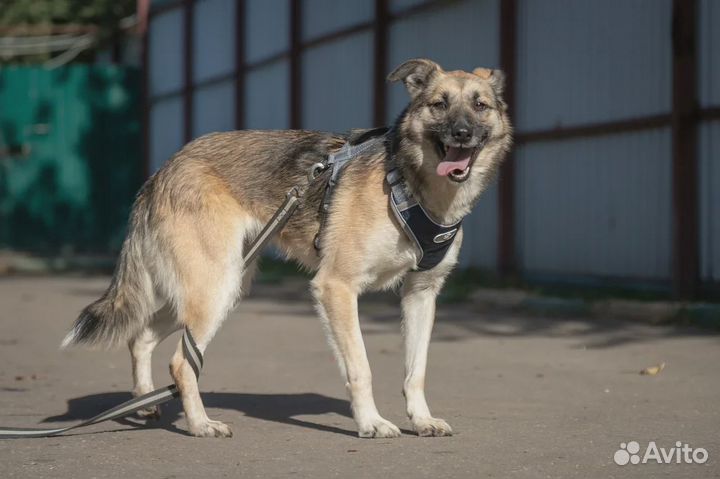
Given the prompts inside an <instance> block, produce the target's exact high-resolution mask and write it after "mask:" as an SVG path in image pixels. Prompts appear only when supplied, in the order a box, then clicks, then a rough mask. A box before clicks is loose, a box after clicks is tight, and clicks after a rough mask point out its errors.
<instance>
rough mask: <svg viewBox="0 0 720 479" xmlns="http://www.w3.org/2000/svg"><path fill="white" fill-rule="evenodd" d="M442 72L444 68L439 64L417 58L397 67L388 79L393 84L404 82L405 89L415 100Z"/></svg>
mask: <svg viewBox="0 0 720 479" xmlns="http://www.w3.org/2000/svg"><path fill="white" fill-rule="evenodd" d="M441 71H442V68H440V65H438V64H437V63H435V62H433V61H430V60H425V59H424V58H416V59H413V60H408V61H406V62H405V63H403V64H402V65H400V66H399V67H397V68H396V69H395V70H394V71H393V72H392V73H391V74H390V75H388V77H387V79H388V81H392V82H395V81H400V80H402V82H403V83H404V84H405V88H407V90H408V92H410V97H412V98H415V97H416V96H417V95H418V94H419V93H420V92H421V91H423V89H424V88H425V87H426V86H427V84H428V83H429V81H430V78H432V76H433V75H436V74H437V73H439V72H441Z"/></svg>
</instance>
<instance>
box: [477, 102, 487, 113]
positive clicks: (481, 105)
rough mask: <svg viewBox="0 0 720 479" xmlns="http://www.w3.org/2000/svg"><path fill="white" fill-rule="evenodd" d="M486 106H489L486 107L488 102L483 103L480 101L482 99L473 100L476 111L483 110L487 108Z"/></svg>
mask: <svg viewBox="0 0 720 479" xmlns="http://www.w3.org/2000/svg"><path fill="white" fill-rule="evenodd" d="M488 108H489V107H488V104H487V103H485V102H484V101H482V100H475V109H476V110H477V111H485V110H487V109H488Z"/></svg>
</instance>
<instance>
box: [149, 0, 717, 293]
mask: <svg viewBox="0 0 720 479" xmlns="http://www.w3.org/2000/svg"><path fill="white" fill-rule="evenodd" d="M508 3H512V2H508ZM514 3H515V5H516V12H515V18H516V22H517V25H516V27H515V29H514V30H513V31H514V32H515V33H514V35H515V41H516V42H517V45H516V52H515V58H514V61H515V65H516V75H515V78H513V79H511V80H512V81H511V83H512V84H514V92H515V96H516V98H515V104H514V105H513V106H514V110H513V121H514V124H515V126H516V133H517V144H516V148H515V161H516V163H515V164H516V178H515V181H514V193H513V195H514V196H513V197H514V201H515V211H514V217H513V220H514V224H515V229H516V231H515V236H514V245H513V246H514V249H515V252H516V257H517V266H518V269H519V271H520V272H521V273H523V274H525V275H527V276H532V277H543V276H548V277H566V278H577V277H588V276H596V277H605V278H617V277H621V278H627V279H630V280H637V281H645V280H652V281H659V282H669V281H670V279H671V277H672V274H673V268H672V264H673V244H672V238H673V236H672V228H673V224H674V219H673V177H672V168H673V156H672V134H671V128H670V127H671V124H670V113H671V111H672V108H673V106H672V96H673V92H672V84H673V77H672V68H673V43H672V21H673V2H672V0H637V1H633V2H627V1H625V0H603V1H600V0H598V1H583V2H577V1H572V0H544V1H542V2H540V1H536V0H515V2H514ZM506 6H507V4H503V3H502V1H501V0H376V1H369V0H343V1H342V2H339V1H334V0H297V2H296V3H294V4H293V2H292V0H196V1H177V0H161V1H156V2H153V7H152V14H151V20H150V28H149V35H148V44H147V51H148V54H147V59H148V66H149V72H148V92H149V99H150V102H149V104H150V110H149V115H148V118H149V121H148V123H149V128H150V133H149V139H150V141H149V148H148V156H149V167H150V168H149V169H150V170H151V171H154V170H155V169H157V168H158V167H159V166H160V165H161V164H162V163H163V162H164V161H165V160H167V159H168V158H169V157H170V156H171V155H172V154H173V153H174V152H175V151H177V149H178V148H180V147H181V146H182V144H184V143H185V142H186V141H188V140H190V139H192V138H193V137H196V136H199V135H201V134H203V133H206V132H209V131H219V130H230V129H234V128H258V129H274V128H278V129H284V128H292V127H302V128H309V129H319V130H330V131H344V130H347V129H349V128H362V127H370V126H375V124H376V123H390V122H392V121H393V119H394V118H395V117H396V116H397V115H398V113H399V112H400V111H401V110H402V108H403V107H404V105H405V104H406V101H407V93H406V92H405V90H404V88H403V87H402V85H397V84H395V85H383V84H382V83H381V80H382V76H384V75H386V74H387V73H388V72H389V71H390V70H391V69H392V68H394V67H395V66H396V65H398V64H400V63H401V62H402V61H404V60H406V59H409V58H413V57H429V58H432V59H434V60H436V61H437V62H438V63H440V64H441V65H442V66H443V67H445V68H446V69H472V68H474V67H477V66H487V67H500V65H501V64H502V62H503V60H502V59H501V58H500V49H501V45H500V38H501V24H502V22H503V19H502V12H501V10H502V9H503V8H504V7H506ZM376 7H378V8H386V9H387V10H385V11H376ZM698 8H699V12H698V26H699V30H698V63H699V65H698V67H699V86H698V93H699V97H700V103H701V107H702V108H705V109H713V108H714V109H715V110H717V109H718V107H719V106H720V87H719V85H720V60H718V58H720V54H719V53H720V34H719V33H718V32H717V29H713V28H712V27H713V26H714V25H717V24H718V23H720V6H718V4H717V2H714V1H713V0H698ZM188 34H189V35H190V39H191V41H190V42H189V43H190V44H189V46H188V45H187V43H188V42H186V39H187V38H188V37H187V35H188ZM378 35H380V36H378ZM382 38H385V42H384V43H382V45H379V43H378V42H379V39H382ZM379 55H381V56H379ZM188 61H189V62H190V64H186V62H188ZM378 65H381V66H382V69H383V71H379V70H378ZM378 85H381V86H382V87H381V88H380V87H379V86H378ZM706 116H707V115H706ZM703 118H705V119H704V120H703V121H702V122H701V124H700V126H699V138H698V150H699V151H698V161H699V163H698V164H699V168H700V172H699V186H700V189H699V193H698V194H699V197H698V200H699V206H700V229H699V235H700V253H699V254H700V257H701V258H700V263H701V275H702V278H703V279H705V280H711V281H718V280H719V279H720V239H719V238H720V220H718V218H719V217H720V216H719V214H720V211H718V208H720V193H718V190H719V189H718V188H717V187H716V185H718V184H720V165H719V164H718V161H720V160H719V158H720V142H718V141H717V140H716V138H717V135H718V133H720V121H718V115H717V112H716V113H714V114H710V115H709V116H707V118H706V117H703ZM644 119H647V120H648V121H647V122H646V123H647V124H644V125H643V120H644ZM188 122H189V123H190V125H188ZM618 122H620V123H622V122H628V123H630V124H640V126H634V127H625V126H622V125H621V127H617V128H615V129H613V128H609V129H607V131H606V132H602V133H600V134H598V133H587V134H582V135H566V136H563V135H556V134H555V133H557V132H563V131H568V130H573V129H578V128H584V127H590V129H592V127H593V126H597V125H603V124H608V125H616V124H618ZM713 186H715V187H713ZM499 210H500V198H499V193H498V185H497V184H493V186H492V187H491V188H490V189H489V190H488V191H487V192H486V193H485V194H484V196H483V197H482V198H481V200H480V202H479V205H478V207H477V208H476V209H475V211H474V212H473V214H472V215H471V216H470V217H469V218H468V219H467V220H466V221H465V223H464V227H465V230H466V239H465V245H464V248H463V252H462V255H461V264H462V265H463V266H477V267H481V268H485V269H494V268H495V267H496V264H497V263H498V254H499V253H498V251H499V247H498V237H499V236H500V235H499V228H498V224H499V222H500V218H499V213H498V212H499ZM510 211H512V210H510Z"/></svg>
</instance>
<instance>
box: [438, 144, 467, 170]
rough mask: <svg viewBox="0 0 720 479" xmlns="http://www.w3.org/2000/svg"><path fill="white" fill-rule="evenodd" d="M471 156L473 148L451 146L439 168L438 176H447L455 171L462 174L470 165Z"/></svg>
mask: <svg viewBox="0 0 720 479" xmlns="http://www.w3.org/2000/svg"><path fill="white" fill-rule="evenodd" d="M471 155H472V148H457V147H455V146H451V147H450V148H448V151H447V153H446V154H445V158H444V159H443V161H441V162H440V164H439V165H438V166H437V174H438V175H440V176H447V175H449V174H450V173H452V172H453V171H455V170H457V171H458V172H459V173H462V172H463V171H465V168H467V167H468V165H469V164H470V156H471Z"/></svg>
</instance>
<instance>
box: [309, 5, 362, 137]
mask: <svg viewBox="0 0 720 479" xmlns="http://www.w3.org/2000/svg"><path fill="white" fill-rule="evenodd" d="M318 15H319V16H320V17H323V14H322V13H318ZM305 16H306V17H307V15H305ZM332 18H333V17H332V16H328V18H327V20H328V21H330V19H332ZM372 54H373V36H372V32H362V33H357V34H355V35H351V36H349V37H344V38H341V39H339V40H337V41H335V42H332V43H328V44H323V45H320V46H316V47H313V48H310V49H308V50H306V51H305V52H304V53H303V59H302V99H303V108H302V113H303V117H302V125H303V128H309V129H313V130H326V131H345V130H349V129H350V128H368V127H371V126H372V106H373V89H372V73H373V59H372Z"/></svg>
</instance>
